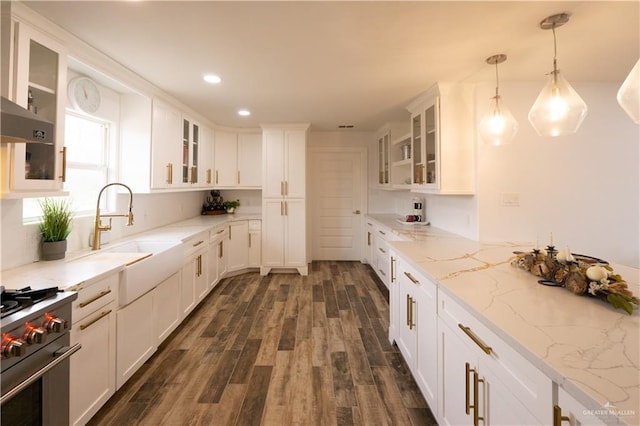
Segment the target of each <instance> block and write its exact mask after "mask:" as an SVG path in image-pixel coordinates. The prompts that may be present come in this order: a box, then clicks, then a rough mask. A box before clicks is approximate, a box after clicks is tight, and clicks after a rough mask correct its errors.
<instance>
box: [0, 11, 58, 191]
mask: <svg viewBox="0 0 640 426" xmlns="http://www.w3.org/2000/svg"><path fill="white" fill-rule="evenodd" d="M14 24H15V31H14V32H13V34H12V36H13V37H14V40H13V43H12V44H11V49H12V50H11V52H10V53H12V54H13V58H11V63H12V64H13V70H12V76H13V92H11V90H10V92H11V93H9V94H8V96H9V98H10V99H12V100H13V101H14V102H15V103H17V104H18V105H20V106H22V107H23V108H28V109H30V110H31V111H33V112H35V113H36V114H37V115H38V116H40V117H41V118H42V119H43V120H46V121H50V122H52V123H54V132H55V134H54V138H53V140H54V143H53V145H48V144H42V143H16V144H4V143H3V144H2V147H1V149H0V152H1V154H2V159H1V161H2V167H1V172H0V180H1V182H0V188H1V191H0V194H1V195H2V197H3V198H9V197H26V196H28V197H37V196H43V195H64V193H63V192H62V185H63V182H64V175H65V170H63V167H64V164H65V160H64V158H63V157H64V156H65V155H66V153H65V152H64V149H63V145H64V121H65V120H64V116H65V104H66V90H65V89H66V86H67V52H66V49H65V48H64V46H63V45H62V44H61V43H59V42H57V41H55V40H54V39H52V38H51V37H48V36H47V35H45V34H43V33H41V32H39V31H37V30H36V29H34V28H32V27H30V26H29V25H27V24H25V23H24V22H14ZM8 56H9V55H8ZM3 78H5V77H3ZM7 78H8V76H7Z"/></svg>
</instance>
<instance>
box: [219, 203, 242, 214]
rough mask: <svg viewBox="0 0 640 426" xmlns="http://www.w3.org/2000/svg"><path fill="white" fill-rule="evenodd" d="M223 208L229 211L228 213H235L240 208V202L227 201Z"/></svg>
mask: <svg viewBox="0 0 640 426" xmlns="http://www.w3.org/2000/svg"><path fill="white" fill-rule="evenodd" d="M222 207H224V209H225V210H226V211H227V213H233V212H235V210H236V208H238V207H240V200H235V201H225V202H224V203H222Z"/></svg>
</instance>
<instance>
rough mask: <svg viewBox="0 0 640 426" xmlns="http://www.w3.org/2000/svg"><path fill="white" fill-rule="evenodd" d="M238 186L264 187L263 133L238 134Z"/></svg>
mask: <svg viewBox="0 0 640 426" xmlns="http://www.w3.org/2000/svg"><path fill="white" fill-rule="evenodd" d="M238 186H240V187H242V188H261V187H262V135H261V134H260V133H239V134H238Z"/></svg>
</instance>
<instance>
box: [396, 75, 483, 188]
mask: <svg viewBox="0 0 640 426" xmlns="http://www.w3.org/2000/svg"><path fill="white" fill-rule="evenodd" d="M473 105H474V103H473V87H472V86H470V85H467V84H457V83H438V84H436V85H435V86H433V87H432V88H430V89H429V90H427V91H426V92H424V93H422V94H421V95H420V96H419V97H418V98H417V99H416V100H414V101H413V102H412V103H411V104H410V105H409V106H407V110H409V112H410V113H411V155H412V159H411V167H412V170H411V175H412V176H411V178H412V191H416V192H425V193H435V194H460V195H465V194H473V193H474V191H475V178H474V176H475V161H474V156H475V149H474V134H475V133H474V130H473V129H474V127H473Z"/></svg>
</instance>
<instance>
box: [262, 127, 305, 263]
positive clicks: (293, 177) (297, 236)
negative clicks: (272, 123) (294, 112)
mask: <svg viewBox="0 0 640 426" xmlns="http://www.w3.org/2000/svg"><path fill="white" fill-rule="evenodd" d="M308 128H309V125H307V124H305V125H296V126H290V127H286V128H271V127H265V128H263V140H262V141H263V142H262V143H263V145H262V152H263V153H264V155H263V168H262V176H263V179H262V181H263V191H262V215H263V221H264V227H263V232H262V263H261V267H260V273H261V274H262V275H266V274H268V273H269V271H270V270H271V269H272V268H296V269H297V270H298V272H299V273H300V274H301V275H307V274H308V264H307V224H306V216H307V209H306V144H307V131H308Z"/></svg>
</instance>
